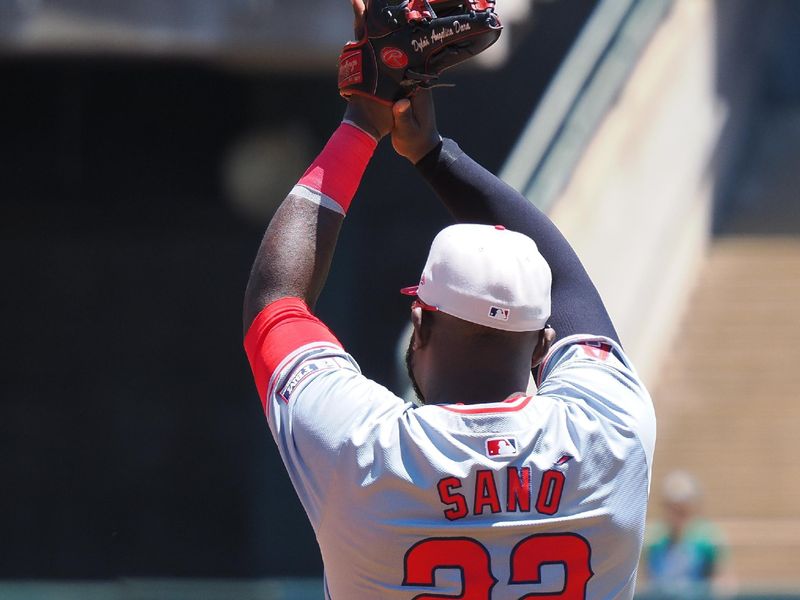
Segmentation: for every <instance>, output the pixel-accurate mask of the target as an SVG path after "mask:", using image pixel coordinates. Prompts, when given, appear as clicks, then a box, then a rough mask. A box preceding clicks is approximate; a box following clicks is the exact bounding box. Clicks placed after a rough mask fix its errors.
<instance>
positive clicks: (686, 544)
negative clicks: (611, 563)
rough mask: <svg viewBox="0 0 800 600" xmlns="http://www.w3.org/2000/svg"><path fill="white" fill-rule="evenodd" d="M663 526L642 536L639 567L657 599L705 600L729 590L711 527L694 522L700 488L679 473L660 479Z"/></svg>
mask: <svg viewBox="0 0 800 600" xmlns="http://www.w3.org/2000/svg"><path fill="white" fill-rule="evenodd" d="M662 494H663V495H662V503H663V506H664V519H665V520H664V522H663V523H657V524H655V525H654V526H653V527H652V528H651V530H650V531H648V540H647V542H646V544H645V550H644V556H643V565H642V566H643V568H644V571H645V575H646V582H647V584H648V585H647V590H648V591H649V592H650V593H655V594H657V595H658V597H659V598H665V599H666V598H675V599H678V598H680V599H685V598H708V597H710V596H712V592H720V593H721V592H722V591H723V590H724V589H726V588H729V587H730V585H729V584H730V578H729V577H728V576H727V575H726V574H725V563H726V555H727V547H726V544H725V542H724V541H723V539H722V536H721V534H720V532H719V530H718V529H717V527H716V526H714V524H712V523H711V522H709V521H707V520H705V519H702V518H700V517H699V509H700V487H699V486H698V484H697V481H696V480H695V478H694V477H692V476H691V475H690V474H689V473H687V472H685V471H673V472H672V473H670V474H669V475H667V476H666V477H665V478H664V485H663V492H662Z"/></svg>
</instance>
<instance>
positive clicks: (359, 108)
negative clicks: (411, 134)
mask: <svg viewBox="0 0 800 600" xmlns="http://www.w3.org/2000/svg"><path fill="white" fill-rule="evenodd" d="M350 4H351V5H352V6H353V17H354V22H353V34H354V35H355V39H356V40H360V39H361V38H362V37H363V35H364V15H365V14H366V12H367V7H366V5H365V3H364V0H350ZM344 118H345V119H346V120H348V121H352V122H353V123H355V124H356V125H358V126H359V127H360V128H361V129H363V130H364V131H366V132H367V133H369V134H370V135H371V136H372V137H374V138H375V139H376V140H378V141H380V140H381V138H383V137H385V136H386V135H388V134H389V132H390V131H391V130H392V126H393V124H394V122H393V118H392V108H391V107H390V106H384V105H382V104H381V103H379V102H376V101H375V100H371V99H369V98H363V97H360V96H353V97H351V98H350V101H349V102H348V105H347V110H346V111H345V113H344Z"/></svg>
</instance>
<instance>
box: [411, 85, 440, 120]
mask: <svg viewBox="0 0 800 600" xmlns="http://www.w3.org/2000/svg"><path fill="white" fill-rule="evenodd" d="M411 108H412V110H413V111H414V116H415V118H416V119H417V121H418V122H419V123H421V124H422V123H428V122H430V121H432V120H433V119H434V115H435V114H436V109H435V107H434V105H433V91H432V90H428V89H425V88H420V89H418V90H417V92H416V93H415V94H414V95H413V96H412V97H411Z"/></svg>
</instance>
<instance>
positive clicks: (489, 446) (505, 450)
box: [486, 437, 517, 457]
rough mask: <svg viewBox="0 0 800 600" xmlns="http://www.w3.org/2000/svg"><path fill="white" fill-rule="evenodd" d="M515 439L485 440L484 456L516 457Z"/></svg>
mask: <svg viewBox="0 0 800 600" xmlns="http://www.w3.org/2000/svg"><path fill="white" fill-rule="evenodd" d="M516 455H517V439H516V438H513V437H504V438H493V439H491V440H486V456H489V457H493V456H516Z"/></svg>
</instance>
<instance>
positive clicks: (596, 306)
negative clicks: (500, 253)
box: [417, 139, 619, 342]
mask: <svg viewBox="0 0 800 600" xmlns="http://www.w3.org/2000/svg"><path fill="white" fill-rule="evenodd" d="M417 169H418V170H419V171H420V173H421V174H422V176H423V177H425V179H426V180H427V181H428V183H429V184H430V185H431V187H432V188H433V189H434V191H435V192H436V193H437V195H438V196H439V198H440V199H441V200H442V202H443V203H444V205H445V206H446V207H447V209H448V210H449V211H450V212H451V213H452V215H453V216H454V217H455V219H456V221H458V222H459V223H483V224H486V225H504V226H505V227H508V229H510V230H512V231H518V232H520V233H524V234H525V235H527V236H529V237H530V238H532V239H533V240H534V241H535V242H536V244H537V245H538V246H539V251H540V252H541V253H542V256H544V258H545V260H546V261H547V262H548V264H549V265H550V268H551V269H552V271H553V290H552V303H553V316H552V317H551V318H550V325H551V326H552V327H553V328H554V329H555V331H556V335H557V336H558V337H559V339H561V338H565V337H567V336H570V335H574V334H578V333H582V334H591V335H602V336H607V337H609V338H611V339H613V340H615V341H617V342H619V338H618V336H617V332H616V330H615V329H614V325H613V324H612V323H611V318H610V317H609V316H608V312H607V311H606V308H605V306H604V304H603V301H602V299H601V298H600V294H599V293H598V292H597V289H596V288H595V286H594V284H593V283H592V280H591V279H590V278H589V275H588V273H587V272H586V269H584V268H583V265H582V264H581V261H580V259H579V258H578V256H577V255H576V254H575V251H574V250H573V249H572V246H570V244H569V242H567V240H566V239H565V238H564V236H563V235H561V232H560V231H559V230H558V228H557V227H556V226H555V224H553V222H552V221H551V220H550V219H549V218H548V217H547V216H546V215H545V214H544V213H543V212H542V211H540V210H539V209H537V208H536V207H535V206H533V204H531V203H530V202H529V201H528V200H527V199H526V198H525V197H524V196H522V194H520V193H519V192H517V191H516V190H515V189H514V188H512V187H511V186H509V185H507V184H506V183H504V182H503V181H501V180H500V179H498V178H497V177H495V176H494V175H493V174H491V173H490V172H489V171H487V170H486V169H484V168H483V167H482V166H480V165H479V164H478V163H476V162H475V161H474V160H472V159H471V158H470V157H469V156H467V155H466V154H465V153H464V152H463V151H462V150H461V148H459V147H458V144H456V143H455V142H454V141H453V140H450V139H445V140H444V141H443V142H442V143H441V144H439V146H437V147H436V148H435V149H434V150H432V151H431V152H430V153H429V154H428V155H427V156H425V158H423V159H422V160H421V161H420V162H419V163H417Z"/></svg>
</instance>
